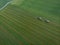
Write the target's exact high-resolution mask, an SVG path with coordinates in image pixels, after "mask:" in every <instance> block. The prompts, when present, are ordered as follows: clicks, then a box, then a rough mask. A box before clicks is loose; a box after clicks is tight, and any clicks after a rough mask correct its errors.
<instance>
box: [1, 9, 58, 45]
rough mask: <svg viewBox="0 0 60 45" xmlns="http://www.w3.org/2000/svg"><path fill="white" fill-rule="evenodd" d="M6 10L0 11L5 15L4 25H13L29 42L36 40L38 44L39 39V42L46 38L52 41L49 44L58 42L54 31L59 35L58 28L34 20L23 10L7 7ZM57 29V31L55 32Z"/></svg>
mask: <svg viewBox="0 0 60 45" xmlns="http://www.w3.org/2000/svg"><path fill="white" fill-rule="evenodd" d="M6 11H9V12H6ZM6 11H3V12H2V13H1V14H2V15H1V16H3V17H5V19H3V18H2V19H3V21H4V20H5V22H6V24H5V26H6V27H7V25H9V26H8V27H13V28H14V29H16V31H17V32H19V33H21V34H22V36H24V37H26V38H27V39H28V40H29V41H30V42H34V43H36V42H37V43H38V44H40V41H41V43H42V42H43V41H44V42H45V41H46V40H47V41H48V42H50V39H51V40H52V42H51V43H49V44H52V43H53V42H55V44H59V41H58V39H59V36H57V37H56V35H55V33H57V35H59V33H58V32H59V29H58V28H56V29H55V28H52V27H51V25H47V24H43V23H42V22H39V21H38V22H36V21H37V20H36V21H35V20H34V19H33V18H31V16H28V15H27V13H26V14H25V13H24V12H20V13H19V12H18V13H17V11H16V12H15V10H11V9H9V8H8V9H7V10H6ZM21 11H22V10H21ZM11 12H13V13H11ZM23 13H24V14H23ZM7 14H8V15H7ZM8 20H9V21H8ZM48 28H49V29H48ZM12 30H13V29H12ZM53 30H54V31H53ZM57 30H58V32H56V31H57ZM52 31H53V32H52ZM12 34H13V33H12ZM14 34H15V33H14ZM54 35H55V36H54ZM47 36H48V37H47ZM51 36H52V37H51ZM45 38H46V39H45ZM55 40H56V41H57V42H56V41H55ZM47 41H46V42H47ZM42 44H43V43H42Z"/></svg>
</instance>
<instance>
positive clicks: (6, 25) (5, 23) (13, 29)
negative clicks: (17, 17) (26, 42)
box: [2, 18, 23, 39]
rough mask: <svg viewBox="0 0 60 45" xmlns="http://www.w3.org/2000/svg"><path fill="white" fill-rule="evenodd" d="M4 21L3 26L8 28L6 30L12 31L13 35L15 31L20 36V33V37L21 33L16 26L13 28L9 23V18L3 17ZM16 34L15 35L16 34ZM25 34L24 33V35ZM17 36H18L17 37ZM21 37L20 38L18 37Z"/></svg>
mask: <svg viewBox="0 0 60 45" xmlns="http://www.w3.org/2000/svg"><path fill="white" fill-rule="evenodd" d="M8 19H9V18H8ZM2 21H4V22H3V23H4V25H3V27H5V28H6V30H7V31H9V32H11V33H12V35H13V33H14V34H15V33H16V34H15V35H16V36H17V37H18V35H19V37H20V33H19V32H18V31H17V30H16V29H15V28H13V27H12V26H10V25H9V24H8V23H7V20H5V19H2ZM15 35H14V36H15ZM16 36H15V37H16ZM22 36H23V35H22ZM17 37H16V38H17ZM18 39H19V38H18Z"/></svg>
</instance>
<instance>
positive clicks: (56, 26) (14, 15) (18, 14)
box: [13, 12, 60, 31]
mask: <svg viewBox="0 0 60 45" xmlns="http://www.w3.org/2000/svg"><path fill="white" fill-rule="evenodd" d="M15 13H16V12H15ZM13 14H14V13H13ZM18 15H19V14H18ZM13 16H17V14H15V15H13ZM18 17H19V16H18ZM24 17H25V16H24ZM28 18H29V17H28ZM30 18H31V17H30ZM33 21H34V20H33ZM35 22H36V21H35ZM56 27H57V26H56ZM59 29H60V28H59ZM54 31H55V30H54ZM56 31H57V30H56Z"/></svg>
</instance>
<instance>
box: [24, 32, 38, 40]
mask: <svg viewBox="0 0 60 45" xmlns="http://www.w3.org/2000/svg"><path fill="white" fill-rule="evenodd" d="M25 33H26V32H25ZM25 33H24V34H25ZM28 33H29V32H28ZM30 33H31V32H30ZM27 36H29V35H27ZM31 36H32V35H31ZM31 36H30V37H31ZM37 39H38V38H36V39H35V40H37Z"/></svg>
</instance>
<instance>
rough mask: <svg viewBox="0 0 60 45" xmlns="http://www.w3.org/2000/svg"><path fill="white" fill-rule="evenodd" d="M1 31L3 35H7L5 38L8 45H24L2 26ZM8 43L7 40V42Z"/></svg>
mask: <svg viewBox="0 0 60 45" xmlns="http://www.w3.org/2000/svg"><path fill="white" fill-rule="evenodd" d="M1 30H2V32H3V33H5V37H6V39H8V40H7V44H8V43H9V44H8V45H19V44H22V43H21V42H20V41H18V40H17V39H16V38H15V37H14V36H13V35H12V34H11V33H9V31H7V30H6V29H5V28H4V27H3V26H1ZM5 41H6V40H5Z"/></svg>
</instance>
